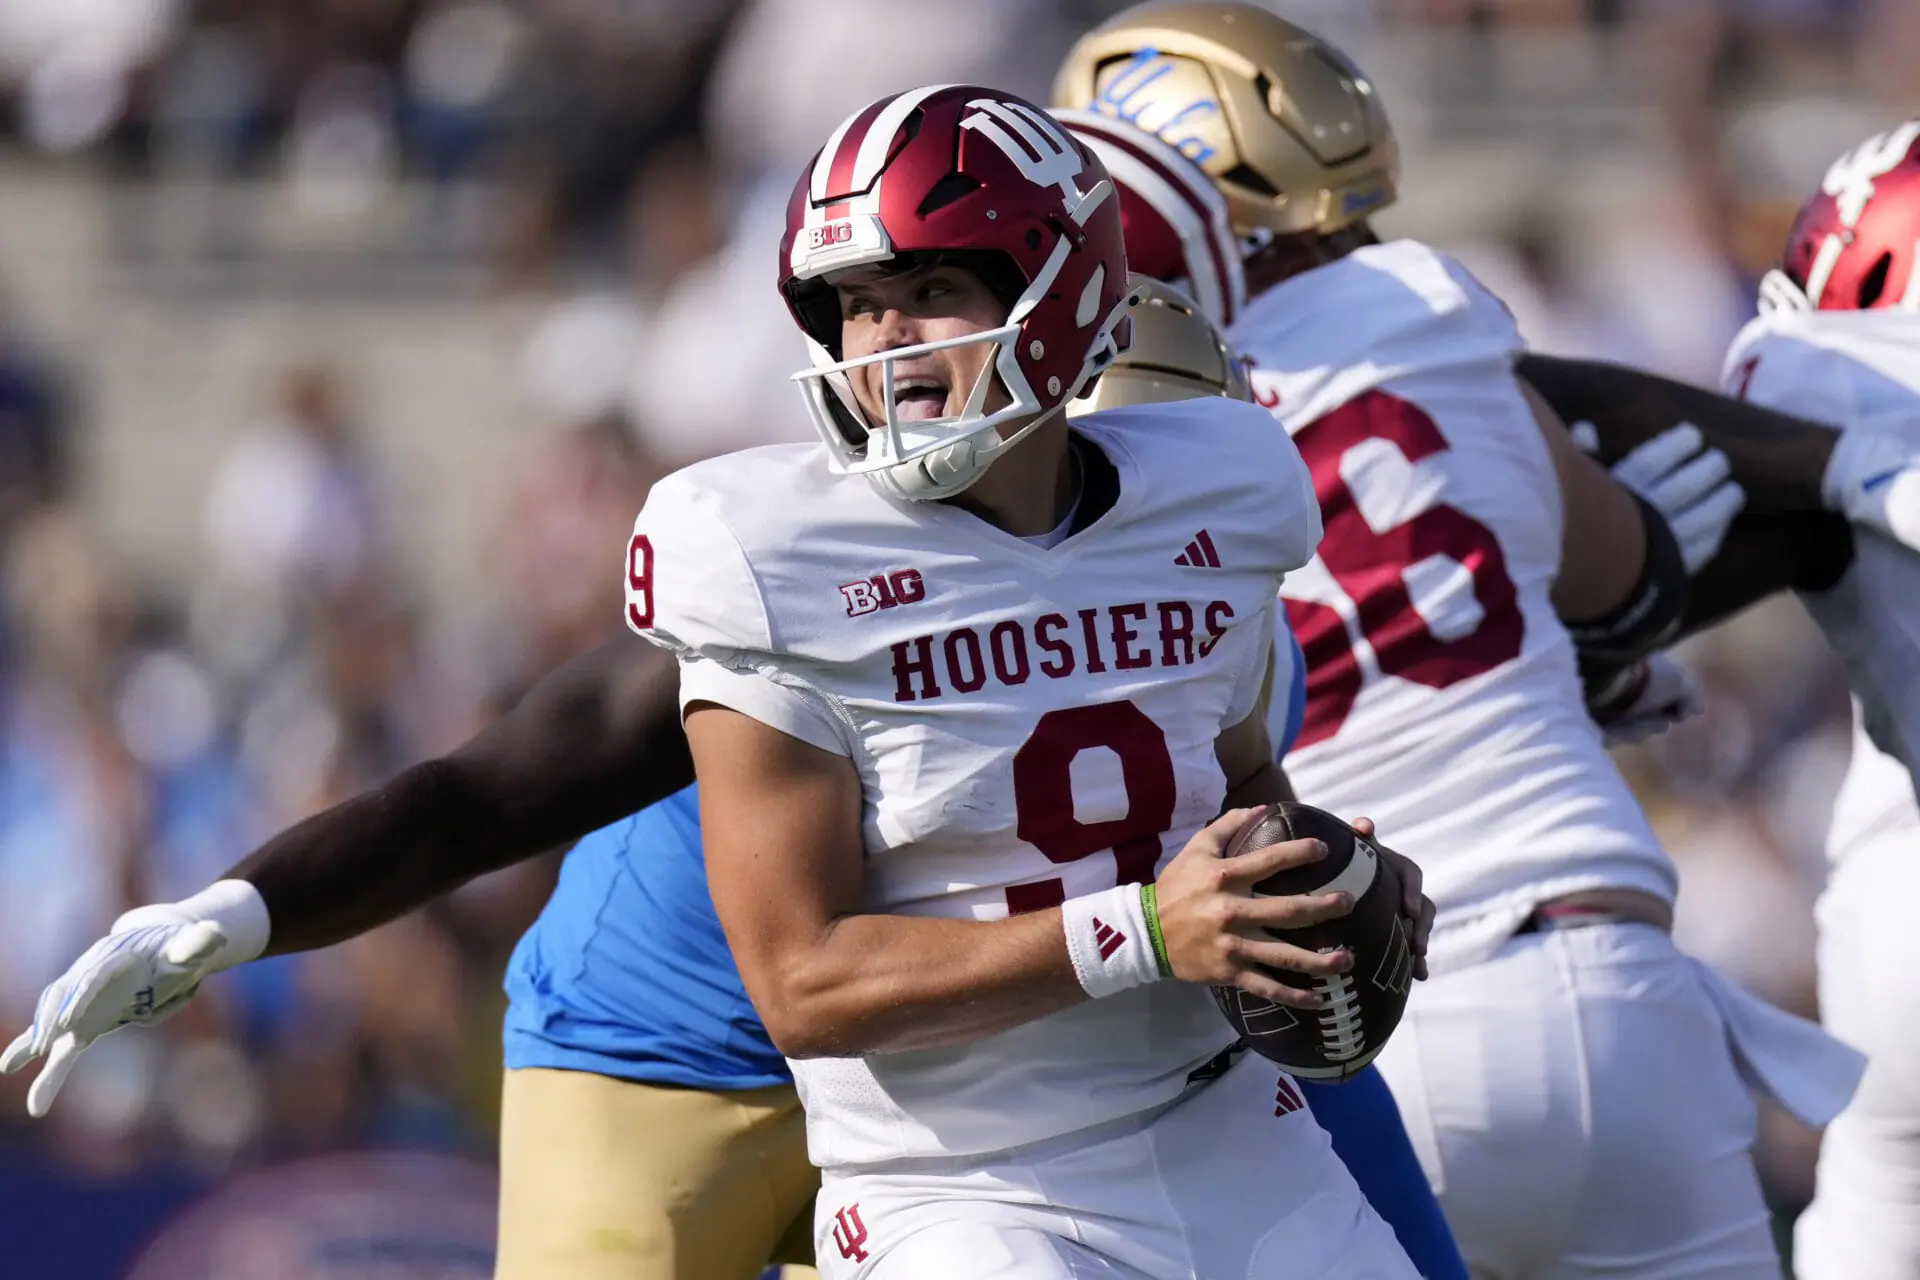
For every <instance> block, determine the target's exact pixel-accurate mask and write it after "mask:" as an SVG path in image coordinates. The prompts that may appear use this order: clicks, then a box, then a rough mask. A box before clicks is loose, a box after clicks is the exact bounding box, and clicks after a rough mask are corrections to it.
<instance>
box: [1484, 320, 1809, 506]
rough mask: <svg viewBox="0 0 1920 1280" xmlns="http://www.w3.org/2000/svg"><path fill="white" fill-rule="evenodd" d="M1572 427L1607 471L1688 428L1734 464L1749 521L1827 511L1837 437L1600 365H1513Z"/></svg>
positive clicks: (1553, 360) (1535, 361)
mask: <svg viewBox="0 0 1920 1280" xmlns="http://www.w3.org/2000/svg"><path fill="white" fill-rule="evenodd" d="M1516 369H1517V371H1518V373H1519V374H1520V376H1521V378H1523V379H1524V380H1525V381H1526V382H1527V383H1529V384H1530V385H1531V386H1532V387H1533V388H1534V389H1535V390H1536V391H1538V392H1539V393H1540V394H1541V396H1542V397H1544V398H1545V399H1546V401H1547V403H1548V404H1550V405H1552V406H1553V408H1554V411H1555V412H1556V413H1558V414H1559V415H1560V417H1561V418H1562V419H1563V420H1564V421H1566V422H1567V423H1568V424H1569V425H1575V424H1579V423H1587V424H1589V425H1590V426H1591V427H1592V428H1593V431H1594V433H1595V435H1596V436H1597V438H1598V440H1599V457H1600V459H1601V461H1603V462H1605V463H1606V464H1607V465H1608V466H1612V465H1613V464H1614V463H1616V462H1618V461H1620V459H1622V458H1624V457H1626V455H1627V454H1629V453H1631V452H1632V451H1633V450H1634V449H1635V448H1637V447H1638V446H1640V445H1643V444H1645V443H1647V442H1648V441H1649V440H1652V439H1653V438H1654V437H1656V436H1660V435H1664V434H1665V433H1666V432H1668V431H1670V430H1671V429H1673V428H1674V427H1677V426H1680V425H1681V424H1683V423H1692V424H1693V425H1694V426H1695V427H1696V428H1698V429H1699V431H1700V434H1701V436H1702V438H1703V439H1704V440H1705V442H1706V444H1707V446H1708V447H1710V448H1714V449H1718V450H1720V451H1721V452H1722V453H1724V454H1725V455H1726V457H1727V461H1728V462H1729V463H1731V464H1732V469H1733V478H1734V480H1735V481H1737V482H1738V483H1739V485H1740V487H1741V488H1742V489H1744V490H1746V494H1747V511H1748V513H1749V514H1751V515H1771V514H1777V513H1797V512H1808V511H1819V510H1822V509H1823V508H1824V507H1825V505H1826V503H1825V499H1823V497H1822V496H1821V483H1822V480H1823V478H1824V477H1825V476H1826V473H1827V467H1828V464H1829V463H1830V462H1831V461H1832V460H1833V451H1834V447H1835V446H1836V445H1837V444H1838V443H1839V442H1840V432H1838V431H1837V430H1835V429H1834V428H1832V427H1828V426H1823V425H1821V424H1820V423H1817V422H1808V421H1807V420H1805V419H1803V418H1796V417H1794V416H1792V415H1791V414H1785V413H1778V412H1776V411H1774V410H1772V409H1766V408H1762V407H1761V406H1759V405H1757V404H1752V403H1750V402H1748V401H1745V400H1736V399H1734V398H1732V397H1731V396H1723V395H1721V394H1719V393H1718V392H1714V391H1708V390H1706V389H1705V388H1703V387H1695V386H1689V385H1688V384H1686V383H1684V382H1676V381H1674V380H1673V379H1671V378H1663V377H1660V376H1659V375H1658V374H1652V373H1645V372H1643V371H1641V370H1639V369H1630V368H1628V367H1626V366H1625V365H1618V364H1608V363H1606V362H1605V361H1601V360H1570V359H1566V358H1564V357H1560V356H1544V355H1539V354H1535V353H1529V354H1528V355H1526V356H1523V357H1522V358H1521V360H1520V362H1519V364H1518V365H1517V366H1516Z"/></svg>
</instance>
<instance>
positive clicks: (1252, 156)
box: [1053, 0, 1400, 235]
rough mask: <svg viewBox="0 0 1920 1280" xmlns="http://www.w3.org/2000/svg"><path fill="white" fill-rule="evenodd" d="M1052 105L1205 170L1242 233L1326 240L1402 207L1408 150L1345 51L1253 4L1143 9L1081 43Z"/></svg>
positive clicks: (1186, 2) (1186, 0)
mask: <svg viewBox="0 0 1920 1280" xmlns="http://www.w3.org/2000/svg"><path fill="white" fill-rule="evenodd" d="M1053 105H1054V106H1056V107H1073V108H1084V109H1088V110H1092V111H1097V112H1100V113H1102V114H1104V115H1110V116H1114V117H1117V118H1118V119H1121V120H1126V121H1129V122H1130V123H1132V124H1135V125H1138V126H1139V127H1140V128H1143V129H1145V130H1147V131H1148V132H1150V133H1155V134H1158V135H1159V136H1160V137H1161V138H1163V139H1165V140H1166V141H1167V142H1169V143H1171V144H1173V145H1174V146H1176V147H1178V148H1179V149H1180V150H1181V151H1182V152H1184V153H1185V154H1186V155H1187V156H1188V157H1189V158H1191V159H1192V160H1194V161H1195V162H1197V163H1198V164H1199V165H1200V166H1201V167H1202V168H1204V169H1205V170H1206V171H1207V174H1208V175H1209V176H1210V177H1212V179H1213V180H1214V182H1215V183H1216V184H1218V185H1219V187H1220V190H1221V191H1222V192H1223V193H1224V194H1225V195H1226V197H1227V205H1228V215H1229V217H1230V218H1231V219H1232V221H1233V227H1234V230H1235V231H1236V232H1239V233H1240V234H1242V235H1250V234H1259V233H1260V232H1262V231H1267V232H1272V233H1275V234H1286V233H1290V232H1298V231H1317V232H1319V233H1321V234H1322V235H1325V234H1329V233H1331V232H1335V231H1338V230H1340V229H1341V228H1343V227H1346V226H1349V225H1351V224H1352V223H1355V222H1358V221H1359V220H1360V219H1362V218H1365V217H1367V216H1368V215H1369V214H1373V213H1377V212H1378V211H1379V210H1381V209H1384V208H1385V207H1386V206H1388V205H1390V204H1392V203H1393V201H1394V197H1395V195H1396V194H1397V184H1398V181H1399V176H1400V156H1399V150H1398V148H1397V146H1396V145H1395V143H1394V140H1393V127H1392V126H1391V125H1390V124H1388V123H1387V113H1386V110H1385V109H1384V108H1383V107H1382V106H1381V105H1380V98H1379V95H1378V94H1376V93H1375V92H1374V88H1373V85H1372V84H1371V83H1370V82H1369V81H1368V80H1367V78H1366V77H1365V76H1364V75H1362V74H1361V72H1360V69H1359V68H1358V67H1356V66H1354V65H1353V63H1352V62H1351V61H1349V60H1348V58H1347V56H1346V55H1345V54H1344V53H1341V52H1340V51H1339V50H1338V49H1336V48H1334V47H1333V46H1332V45H1330V44H1328V43H1326V42H1325V41H1324V40H1322V39H1320V37H1318V36H1316V35H1314V34H1313V33H1312V32H1311V31H1307V30H1304V29H1303V28H1300V27H1296V26H1294V25H1293V24H1292V23H1291V22H1288V21H1286V20H1285V19H1284V18H1281V17H1278V16H1277V15H1275V14H1272V13H1269V12H1268V11H1267V10H1265V9H1262V8H1259V7H1257V6H1255V5H1251V4H1234V3H1225V2H1217V3H1193V2H1191V0H1176V2H1175V3H1165V2H1163V0H1153V2H1152V3H1148V4H1140V5H1135V6H1134V7H1132V8H1131V9H1126V10H1124V11H1122V12H1121V13H1118V14H1116V15H1115V16H1113V17H1112V18H1110V19H1108V20H1107V21H1106V22H1105V23H1102V24H1101V25H1100V26H1098V27H1095V28H1094V29H1093V30H1092V31H1089V32H1088V33H1087V34H1086V35H1084V36H1082V37H1081V38H1080V40H1079V41H1078V43H1076V44H1075V45H1074V46H1073V50H1072V52H1070V53H1069V54H1068V55H1067V60H1066V62H1065V64H1064V65H1062V67H1061V68H1060V74H1059V76H1058V77H1057V78H1056V79H1055V80H1054V83H1053Z"/></svg>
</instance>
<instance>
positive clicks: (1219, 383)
mask: <svg viewBox="0 0 1920 1280" xmlns="http://www.w3.org/2000/svg"><path fill="white" fill-rule="evenodd" d="M1127 284H1128V290H1129V293H1130V295H1131V296H1136V297H1138V298H1139V299H1140V302H1139V304H1138V305H1136V306H1135V307H1134V309H1133V312H1132V315H1131V320H1132V322H1133V341H1132V342H1131V343H1130V344H1129V345H1128V347H1127V349H1126V350H1125V351H1122V352H1121V353H1120V354H1119V356H1118V357H1116V358H1115V360H1114V362H1113V363H1112V364H1111V365H1109V366H1107V369H1106V371H1105V372H1104V373H1102V374H1101V375H1100V380H1099V381H1098V382H1097V383H1095V384H1094V386H1093V389H1092V390H1090V391H1088V392H1087V393H1086V394H1085V395H1083V396H1081V397H1080V398H1079V399H1077V400H1069V401H1067V416H1068V417H1070V418H1077V417H1079V416H1080V415H1081V414H1084V413H1098V412H1100V411H1101V410H1103V409H1117V408H1120V407H1121V406H1123V405H1130V404H1159V403H1161V402H1163V401H1167V400H1191V399H1194V398H1195V397H1196V396H1229V397H1231V398H1233V399H1235V400H1251V399H1252V398H1253V396H1252V393H1251V392H1249V391H1248V389H1247V375H1246V370H1245V369H1244V368H1243V367H1242V366H1241V363H1240V358H1239V357H1238V356H1236V355H1235V354H1234V353H1233V348H1232V347H1229V346H1228V345H1227V340H1226V339H1225V338H1224V337H1222V336H1221V334H1220V329H1219V326H1217V325H1215V324H1214V323H1213V321H1211V320H1209V319H1207V317H1206V315H1205V313H1204V312H1202V311H1201V310H1200V304H1198V303H1197V302H1195V301H1194V300H1193V299H1192V298H1189V297H1188V296H1187V295H1186V294H1184V293H1181V292H1180V291H1179V290H1178V289H1176V288H1174V287H1173V286H1172V285H1170V284H1162V283H1161V282H1160V281H1158V280H1150V279H1148V278H1147V277H1145V276H1133V277H1131V278H1130V279H1129V280H1128V282H1127Z"/></svg>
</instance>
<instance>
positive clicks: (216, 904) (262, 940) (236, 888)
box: [175, 880, 272, 973]
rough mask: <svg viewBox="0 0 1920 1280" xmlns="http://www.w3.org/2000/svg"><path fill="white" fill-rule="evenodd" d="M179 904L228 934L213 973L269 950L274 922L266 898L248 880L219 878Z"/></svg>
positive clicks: (252, 958) (216, 955)
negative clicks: (268, 940)
mask: <svg viewBox="0 0 1920 1280" xmlns="http://www.w3.org/2000/svg"><path fill="white" fill-rule="evenodd" d="M175 905H177V906H178V907H179V908H180V910H182V911H184V912H186V913H187V914H188V915H190V916H192V917H193V918H194V919H196V920H206V921H209V922H211V923H213V924H217V925H219V926H220V931H221V932H222V933H224V934H226V935H227V941H226V945H224V946H222V947H221V948H220V950H219V951H218V952H216V953H215V955H214V957H213V963H212V964H211V965H209V966H208V969H207V972H209V973H218V972H219V971H220V970H222V969H231V968H232V967H233V966H234V965H237V964H245V963H246V962H247V961H249V960H257V959H258V958H259V957H260V953H261V952H263V951H265V950H266V949H267V938H268V936H269V935H270V934H271V933H272V924H271V922H270V921H269V920H268V918H267V903H266V899H264V898H262V897H261V896H260V891H259V890H258V889H256V888H254V887H253V886H252V885H251V884H249V883H247V882H246V881H245V880H216V881H214V882H213V883H212V884H210V885H208V886H207V887H206V888H204V889H202V890H201V891H200V892H198V893H196V894H194V895H193V896H192V897H191V898H183V899H181V900H180V902H178V903H177V904H175Z"/></svg>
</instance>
